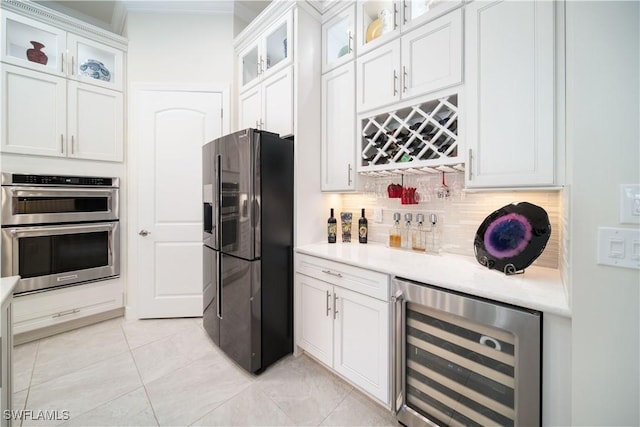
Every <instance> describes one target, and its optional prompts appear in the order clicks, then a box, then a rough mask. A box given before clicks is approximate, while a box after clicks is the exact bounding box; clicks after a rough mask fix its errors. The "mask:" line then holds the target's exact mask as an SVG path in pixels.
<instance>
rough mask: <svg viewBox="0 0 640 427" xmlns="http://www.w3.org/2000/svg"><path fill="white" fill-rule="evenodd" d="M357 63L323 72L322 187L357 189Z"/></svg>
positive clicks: (338, 189) (325, 188)
mask: <svg viewBox="0 0 640 427" xmlns="http://www.w3.org/2000/svg"><path fill="white" fill-rule="evenodd" d="M355 84H356V81H355V64H354V63H353V62H350V63H348V64H345V65H343V66H341V67H340V68H336V69H335V70H333V71H331V72H329V73H327V74H325V75H323V76H322V183H321V189H322V191H348V190H354V189H355V179H354V175H355V168H356V165H355V161H356V157H355V153H356V147H355V144H356V117H355V115H356V109H355Z"/></svg>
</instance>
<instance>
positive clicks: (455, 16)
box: [402, 9, 462, 97]
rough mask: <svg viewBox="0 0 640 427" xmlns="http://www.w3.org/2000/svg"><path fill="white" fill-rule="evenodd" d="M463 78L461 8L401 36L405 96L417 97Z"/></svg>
mask: <svg viewBox="0 0 640 427" xmlns="http://www.w3.org/2000/svg"><path fill="white" fill-rule="evenodd" d="M461 81H462V9H458V10H456V11H453V12H451V13H448V14H447V15H445V16H443V17H441V18H438V19H436V20H435V21H433V22H429V23H428V24H425V25H423V26H422V27H420V28H419V29H416V30H415V31H412V32H410V33H408V34H407V35H406V36H404V37H403V38H402V96H403V97H409V96H416V95H422V94H424V93H428V92H432V91H434V90H437V89H443V88H446V87H449V86H453V85H455V84H458V83H460V82H461Z"/></svg>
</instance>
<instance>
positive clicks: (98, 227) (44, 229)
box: [8, 222, 116, 237]
mask: <svg viewBox="0 0 640 427" xmlns="http://www.w3.org/2000/svg"><path fill="white" fill-rule="evenodd" d="M115 224H116V223H115V222H109V223H106V224H105V223H101V224H80V225H68V226H56V227H50V226H46V225H43V226H39V227H16V228H9V229H8V231H9V233H11V235H12V236H14V237H24V236H30V235H31V236H33V235H34V234H35V235H51V234H66V233H68V232H69V231H74V232H77V231H87V232H92V231H108V230H112V229H113V228H114V227H115Z"/></svg>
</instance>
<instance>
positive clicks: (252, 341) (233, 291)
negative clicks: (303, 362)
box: [202, 129, 293, 373]
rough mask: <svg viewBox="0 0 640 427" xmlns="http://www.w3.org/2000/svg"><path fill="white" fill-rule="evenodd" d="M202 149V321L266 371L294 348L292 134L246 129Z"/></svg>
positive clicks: (232, 352)
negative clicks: (282, 134) (284, 135)
mask: <svg viewBox="0 0 640 427" xmlns="http://www.w3.org/2000/svg"><path fill="white" fill-rule="evenodd" d="M202 154H203V207H204V232H203V254H204V255H203V256H204V284H203V286H204V287H203V295H204V299H203V305H204V308H203V316H202V319H203V324H204V328H205V330H206V331H207V333H208V334H209V336H210V337H211V339H212V340H213V342H215V343H216V344H217V345H218V347H220V348H221V349H222V350H223V351H224V352H225V353H226V354H227V355H228V356H229V357H231V358H232V359H233V360H234V361H235V362H236V363H237V364H238V365H240V366H242V367H243V368H244V369H246V370H247V371H249V372H253V373H259V372H261V371H262V370H264V369H265V368H266V367H267V366H269V365H271V364H272V363H274V362H275V361H277V360H278V359H280V358H281V357H282V356H284V355H286V354H289V353H291V352H292V351H293V141H292V140H288V139H282V138H280V137H279V136H278V135H277V134H274V133H271V132H266V131H260V130H255V129H246V130H242V131H238V132H235V133H232V134H230V135H227V136H223V137H221V138H218V139H216V140H214V141H212V142H209V143H207V144H206V145H205V146H204V147H203V150H202Z"/></svg>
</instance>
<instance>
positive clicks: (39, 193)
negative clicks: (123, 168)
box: [9, 187, 116, 197]
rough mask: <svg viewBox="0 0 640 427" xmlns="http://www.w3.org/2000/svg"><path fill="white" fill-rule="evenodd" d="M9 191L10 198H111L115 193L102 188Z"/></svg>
mask: <svg viewBox="0 0 640 427" xmlns="http://www.w3.org/2000/svg"><path fill="white" fill-rule="evenodd" d="M9 191H10V192H11V194H12V195H13V196H12V197H46V196H48V195H55V196H56V197H63V196H71V197H79V196H80V197H82V196H99V195H104V196H108V197H111V196H112V195H113V193H114V191H116V189H115V188H112V189H110V190H104V189H102V188H96V189H93V188H82V190H69V189H68V188H46V189H45V188H40V187H10V188H9Z"/></svg>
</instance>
